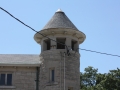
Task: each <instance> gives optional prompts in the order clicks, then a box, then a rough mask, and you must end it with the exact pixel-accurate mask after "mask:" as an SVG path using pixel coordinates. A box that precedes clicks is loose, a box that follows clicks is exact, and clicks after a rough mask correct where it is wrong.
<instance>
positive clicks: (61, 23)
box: [43, 9, 78, 30]
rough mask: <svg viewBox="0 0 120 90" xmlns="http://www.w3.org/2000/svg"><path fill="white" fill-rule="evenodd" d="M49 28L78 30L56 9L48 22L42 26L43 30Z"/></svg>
mask: <svg viewBox="0 0 120 90" xmlns="http://www.w3.org/2000/svg"><path fill="white" fill-rule="evenodd" d="M49 28H71V29H75V30H78V29H77V28H76V26H75V25H74V24H73V23H72V22H71V21H70V19H69V18H68V17H67V16H66V15H65V13H64V12H63V11H62V10H60V9H58V10H57V11H56V13H55V14H54V15H53V17H52V18H51V19H50V21H49V22H48V23H47V24H46V25H45V26H44V28H43V29H49Z"/></svg>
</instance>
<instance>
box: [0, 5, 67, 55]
mask: <svg viewBox="0 0 120 90" xmlns="http://www.w3.org/2000/svg"><path fill="white" fill-rule="evenodd" d="M0 9H1V10H3V11H4V12H6V13H7V14H9V15H10V16H11V17H12V18H14V19H15V20H17V21H18V22H20V23H22V24H23V25H25V26H26V27H28V28H30V29H31V30H33V31H34V32H36V33H39V34H40V35H42V36H43V37H46V38H48V39H50V40H52V41H54V42H57V41H56V40H54V39H51V38H49V37H47V36H46V35H44V34H42V33H40V32H38V31H36V30H35V29H33V28H32V27H30V26H28V25H27V24H25V23H24V22H22V21H21V20H19V19H18V18H16V17H15V16H13V15H12V14H11V13H9V12H8V11H7V10H5V9H3V8H2V7H0ZM57 43H59V44H61V45H65V47H66V49H67V54H68V55H69V49H68V47H67V45H66V44H63V43H60V42H57Z"/></svg>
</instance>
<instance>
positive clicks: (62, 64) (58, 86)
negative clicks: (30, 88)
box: [34, 9, 86, 90]
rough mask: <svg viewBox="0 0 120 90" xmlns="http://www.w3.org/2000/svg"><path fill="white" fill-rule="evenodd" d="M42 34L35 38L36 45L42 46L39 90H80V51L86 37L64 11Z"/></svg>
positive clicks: (55, 16)
mask: <svg viewBox="0 0 120 90" xmlns="http://www.w3.org/2000/svg"><path fill="white" fill-rule="evenodd" d="M39 33H42V34H43V35H45V36H47V37H49V38H51V39H52V40H50V39H49V38H46V37H44V36H42V35H40V34H39ZM39 33H36V34H35V36H34V39H35V41H36V42H37V43H38V44H40V45H41V54H40V61H41V62H42V64H41V67H40V76H39V80H40V81H39V90H79V88H80V69H79V68H80V54H79V52H78V51H79V50H78V48H79V44H81V43H82V42H83V41H84V40H85V37H86V36H85V34H84V33H82V32H81V31H79V30H78V29H77V28H76V26H75V25H74V24H73V23H72V22H71V21H70V20H69V18H68V17H67V16H66V15H65V13H64V12H63V11H62V10H60V9H58V10H57V11H56V12H55V14H54V15H53V17H52V18H51V19H50V21H49V22H48V23H47V24H46V25H45V26H44V28H43V29H42V30H41V31H39ZM54 40H55V41H56V42H55V41H54ZM58 42H59V43H58ZM61 43H62V44H61ZM65 45H66V46H67V47H66V46H65ZM66 49H67V50H69V53H70V55H68V53H67V50H66Z"/></svg>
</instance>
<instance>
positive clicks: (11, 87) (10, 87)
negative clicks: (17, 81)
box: [0, 86, 16, 89]
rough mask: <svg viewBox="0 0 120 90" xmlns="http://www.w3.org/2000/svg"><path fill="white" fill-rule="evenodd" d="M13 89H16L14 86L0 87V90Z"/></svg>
mask: <svg viewBox="0 0 120 90" xmlns="http://www.w3.org/2000/svg"><path fill="white" fill-rule="evenodd" d="M1 88H2V89H13V88H16V87H15V86H0V89H1Z"/></svg>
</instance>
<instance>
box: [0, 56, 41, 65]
mask: <svg viewBox="0 0 120 90" xmlns="http://www.w3.org/2000/svg"><path fill="white" fill-rule="evenodd" d="M40 63H41V62H40V58H39V55H33V54H0V66H40Z"/></svg>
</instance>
